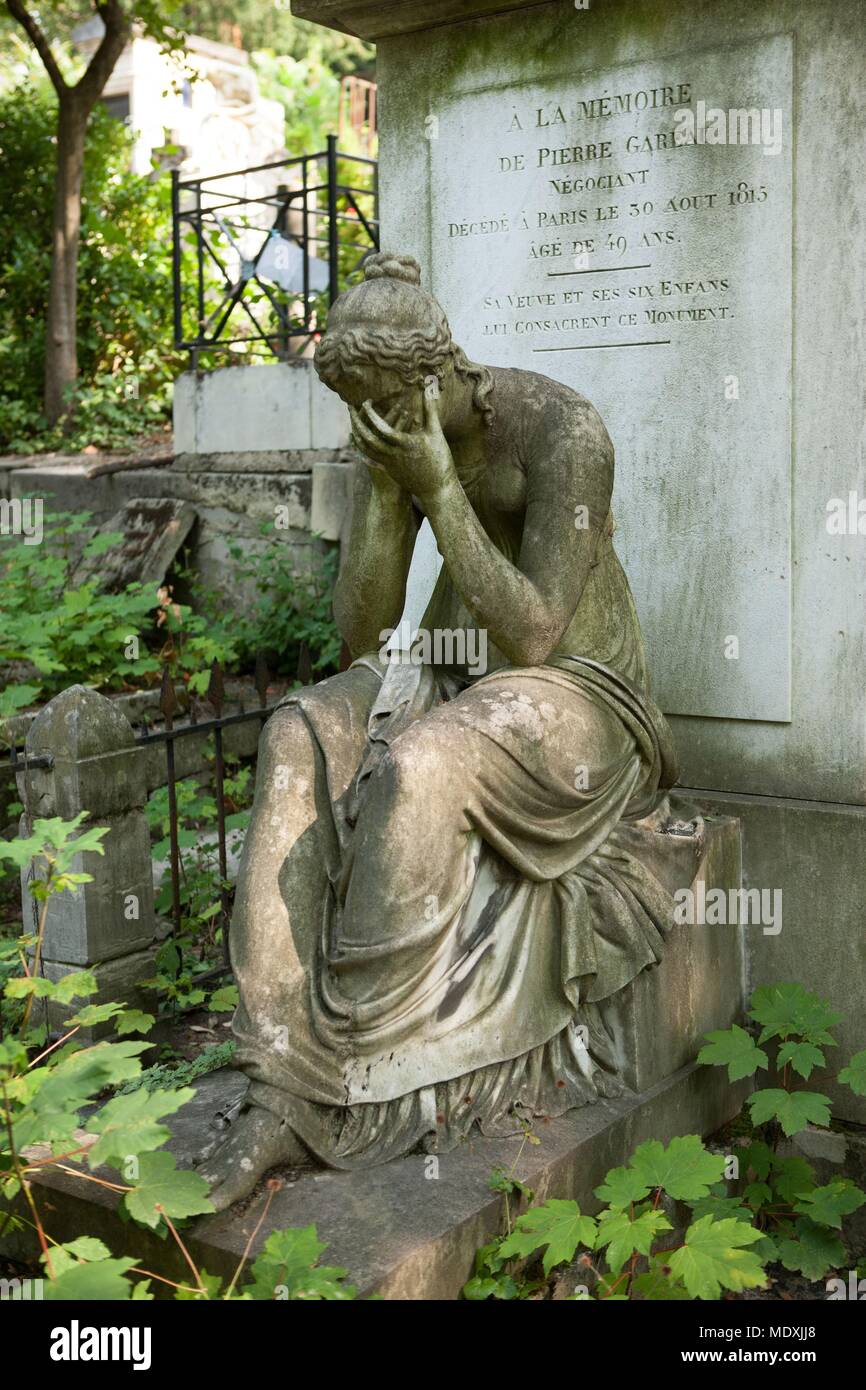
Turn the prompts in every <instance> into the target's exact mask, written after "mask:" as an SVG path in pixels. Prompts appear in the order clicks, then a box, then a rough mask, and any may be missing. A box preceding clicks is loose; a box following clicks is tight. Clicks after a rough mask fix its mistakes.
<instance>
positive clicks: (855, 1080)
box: [838, 1051, 866, 1096]
mask: <svg viewBox="0 0 866 1390" xmlns="http://www.w3.org/2000/svg"><path fill="white" fill-rule="evenodd" d="M838 1080H839V1081H844V1083H845V1085H846V1086H850V1087H851V1090H852V1091H853V1092H854V1094H855V1096H866V1051H863V1052H855V1054H854V1056H853V1057H852V1058H851V1061H850V1062H849V1063H848V1065H847V1067H843V1068H842V1070H841V1071H840V1073H839V1076H838Z"/></svg>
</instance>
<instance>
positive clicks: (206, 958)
mask: <svg viewBox="0 0 866 1390" xmlns="http://www.w3.org/2000/svg"><path fill="white" fill-rule="evenodd" d="M251 782H252V772H251V769H250V768H249V767H243V766H239V765H237V764H231V763H229V762H227V764H226V775H225V777H224V780H223V793H224V797H225V805H226V809H227V810H228V812H229V813H228V814H227V815H226V818H225V826H226V833H227V834H231V833H237V832H243V831H245V830H246V828H247V825H248V824H249V816H250V813H249V810H248V809H247V808H248V806H249V803H250V800H251V797H252V786H251ZM175 796H176V802H177V823H178V831H177V837H178V849H179V854H180V869H181V874H180V883H179V885H178V896H179V898H180V906H181V928H180V932H175V934H174V935H173V936H172V937H171V938H170V939H169V940H167V941H166V942H164V943H163V945H162V947H161V948H160V950H159V952H158V954H157V958H156V967H157V974H156V976H155V977H154V979H152V980H150V981H146V982H145V983H146V984H147V985H149V986H150V987H152V988H154V989H156V990H157V991H158V992H159V996H160V1006H161V1008H162V1010H163V1012H165V1011H166V1010H177V1009H185V1008H193V1007H195V1006H197V1005H204V1004H205V1002H206V1001H207V1007H208V1008H209V1009H210V1010H211V1011H212V1012H214V1013H226V1012H229V1011H231V1010H233V1009H234V1008H235V1007H236V1005H237V990H236V988H235V986H234V985H222V986H220V987H218V988H216V989H212V990H211V991H210V994H208V990H207V989H205V988H203V987H202V986H200V985H199V984H197V977H198V976H200V975H203V974H205V973H206V972H207V971H208V970H210V969H211V966H212V964H213V960H212V957H213V956H214V954H215V950H216V948H218V947H220V946H221V943H222V925H221V917H220V913H221V908H222V897H223V892H224V893H225V895H226V899H227V902H228V901H230V899H231V895H232V893H233V891H234V885H233V884H232V883H231V882H230V881H228V880H226V881H225V882H223V880H222V879H221V877H220V872H219V851H218V846H217V843H216V840H215V837H214V836H212V835H211V836H210V837H209V838H208V839H207V840H206V839H204V838H203V833H204V832H205V831H209V830H210V829H211V828H212V827H213V825H214V824H215V822H216V819H217V807H216V800H215V798H214V796H213V794H212V793H211V792H210V791H209V790H206V789H205V788H203V787H202V786H201V785H200V784H199V782H198V781H197V779H196V778H194V777H186V778H184V779H183V780H182V781H180V782H178V783H177V784H176V786H175ZM232 808H234V809H232ZM145 810H146V814H147V818H148V821H149V822H150V826H151V830H152V832H154V833H155V834H156V835H159V836H160V837H161V838H160V839H159V840H157V842H156V843H155V844H154V846H153V849H152V855H153V858H154V859H155V860H156V861H157V862H158V863H162V864H163V865H164V868H163V874H162V879H161V882H160V886H159V889H158V891H157V897H156V908H157V911H158V912H161V913H164V914H165V915H168V914H170V913H171V911H172V905H173V895H172V885H171V868H170V864H169V862H168V861H169V854H170V850H171V842H170V838H169V819H170V818H169V807H168V788H167V787H159V788H157V789H156V790H155V791H154V792H153V793H152V794H151V796H150V798H149V800H148V802H147V806H146V808H145Z"/></svg>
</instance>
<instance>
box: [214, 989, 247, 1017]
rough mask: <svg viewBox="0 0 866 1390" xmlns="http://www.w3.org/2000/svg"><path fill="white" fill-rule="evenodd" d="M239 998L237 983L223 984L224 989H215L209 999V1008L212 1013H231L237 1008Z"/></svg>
mask: <svg viewBox="0 0 866 1390" xmlns="http://www.w3.org/2000/svg"><path fill="white" fill-rule="evenodd" d="M238 999H239V995H238V987H237V985H223V987H222V989H215V990H214V992H213V994H212V995H211V997H210V999H209V1000H208V1001H207V1006H208V1010H209V1012H210V1013H212V1014H222V1013H226V1014H228V1013H231V1012H232V1011H233V1010H234V1009H236V1008H237V1006H238Z"/></svg>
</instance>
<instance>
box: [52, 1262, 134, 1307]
mask: <svg viewBox="0 0 866 1390" xmlns="http://www.w3.org/2000/svg"><path fill="white" fill-rule="evenodd" d="M135 1263H136V1261H135V1260H134V1259H128V1258H124V1259H120V1260H96V1261H93V1262H92V1263H89V1264H76V1265H72V1266H71V1268H69V1269H65V1270H64V1271H63V1273H62V1274H60V1275H58V1277H57V1278H56V1279H49V1280H47V1281H46V1283H45V1292H44V1297H45V1298H46V1299H52V1300H55V1301H60V1302H64V1303H93V1302H96V1301H99V1302H108V1301H115V1302H116V1301H118V1300H126V1299H128V1298H130V1297H131V1294H132V1282H131V1280H129V1279H127V1278H126V1272H127V1270H129V1269H132V1267H133V1266H134V1265H135Z"/></svg>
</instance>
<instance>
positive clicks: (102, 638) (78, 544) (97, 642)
mask: <svg viewBox="0 0 866 1390" xmlns="http://www.w3.org/2000/svg"><path fill="white" fill-rule="evenodd" d="M90 520H91V516H90V513H89V512H75V513H73V512H54V513H52V514H50V515H45V516H44V517H43V535H42V543H41V544H39V545H24V544H23V543H22V542H21V540H20V538H18V537H15V536H5V537H0V593H2V608H0V690H2V694H0V717H2V716H4V715H9V714H13V713H14V712H15V710H16V709H17V708H21V707H22V706H23V705H24V704H31V703H33V702H35V701H36V700H37V699H39V698H45V697H47V696H50V695H53V694H55V693H56V692H57V691H58V690H62V689H64V688H65V687H66V686H68V685H72V684H74V683H76V682H80V683H81V684H85V685H93V686H103V687H117V686H119V685H128V684H130V683H138V684H142V683H147V682H148V681H153V680H154V679H155V678H156V676H157V675H158V673H159V672H160V671H161V670H162V666H163V663H165V664H166V665H167V666H168V669H169V671H170V673H171V674H172V676H173V677H178V678H181V677H182V678H184V679H185V680H186V682H187V684H188V686H189V687H190V689H192V690H194V691H199V692H201V691H202V690H203V689H205V688H206V687H207V684H208V681H209V679H210V668H211V664H212V662H213V661H214V660H215V659H216V660H219V661H221V662H223V663H225V662H230V661H231V660H232V659H233V658H234V655H235V649H234V646H233V643H232V640H231V634H230V625H229V623H227V622H224V623H223V626H222V628H221V629H220V630H218V631H215V630H214V628H213V625H212V624H211V623H209V622H208V621H207V620H206V619H205V618H204V617H203V616H201V615H198V614H194V613H193V612H192V611H191V609H190V608H189V607H187V606H185V605H182V604H175V603H172V602H171V601H170V600H169V597H168V595H167V592H166V591H165V590H160V589H158V588H157V586H156V585H155V584H138V583H134V584H129V585H127V586H126V588H125V589H124V591H123V592H122V593H120V594H106V593H101V592H100V591H99V588H98V580H97V579H96V578H93V579H89V580H87V581H85V582H84V583H80V584H78V585H76V586H75V587H73V585H72V580H73V576H74V573H75V570H76V567H77V565H78V564H79V563H80V562H82V561H83V562H87V561H92V560H95V559H97V558H98V557H99V556H101V555H104V554H106V553H107V552H108V551H109V550H110V549H111V548H112V547H113V546H115V545H118V544H120V543H121V542H122V541H123V539H124V538H123V536H121V535H120V534H119V533H118V532H97V533H94V532H93V529H92V527H91V525H90ZM157 653H158V655H157ZM20 663H24V665H25V669H27V670H28V671H29V670H32V671H35V673H36V677H37V678H38V684H37V683H36V680H35V679H34V680H29V681H27V682H25V683H23V684H18V682H17V680H16V676H17V672H18V670H19V669H20ZM12 682H15V683H14V684H13V683H12ZM4 687H5V689H4Z"/></svg>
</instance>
